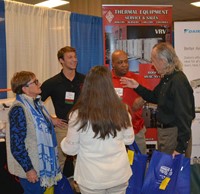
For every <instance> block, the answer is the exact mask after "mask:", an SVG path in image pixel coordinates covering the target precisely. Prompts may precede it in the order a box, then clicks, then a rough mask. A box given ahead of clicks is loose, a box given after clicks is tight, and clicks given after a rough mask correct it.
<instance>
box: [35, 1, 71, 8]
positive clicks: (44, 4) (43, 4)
mask: <svg viewBox="0 0 200 194" xmlns="http://www.w3.org/2000/svg"><path fill="white" fill-rule="evenodd" d="M68 3H69V1H62V0H48V1H43V2H41V3H37V4H35V5H36V6H41V7H48V8H52V7H58V6H61V5H65V4H68Z"/></svg>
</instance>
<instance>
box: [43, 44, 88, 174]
mask: <svg viewBox="0 0 200 194" xmlns="http://www.w3.org/2000/svg"><path fill="white" fill-rule="evenodd" d="M57 57H58V60H59V62H60V64H61V65H62V67H63V68H62V70H61V72H60V73H58V74H57V75H55V76H53V77H51V78H50V79H48V80H46V81H45V82H44V83H43V84H42V86H41V89H42V93H41V96H42V101H45V100H46V99H47V98H48V97H51V100H52V102H53V106H54V109H55V113H56V118H52V120H53V124H54V125H55V131H56V137H57V142H58V152H59V153H58V154H59V161H60V166H61V170H62V171H63V168H64V164H65V160H66V155H65V154H64V153H63V152H62V150H61V148H60V142H61V140H62V139H63V138H64V137H65V136H66V134H67V120H68V113H69V111H70V110H71V108H72V107H73V105H74V104H75V102H76V101H77V99H78V97H79V94H80V90H81V87H82V85H83V82H84V78H85V75H83V74H80V73H78V72H77V71H76V67H77V62H78V61H77V56H76V50H75V49H74V48H72V47H69V46H66V47H64V48H61V49H60V50H59V51H58V53H57ZM69 170H70V169H69Z"/></svg>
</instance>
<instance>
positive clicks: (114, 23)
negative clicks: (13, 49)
mask: <svg viewBox="0 0 200 194" xmlns="http://www.w3.org/2000/svg"><path fill="white" fill-rule="evenodd" d="M102 11H103V14H102V15H103V16H102V17H103V33H104V64H105V65H107V66H108V67H110V68H112V64H111V54H112V52H113V51H114V50H116V49H120V50H124V51H125V52H126V53H127V54H128V59H129V69H130V71H132V72H135V73H139V74H140V75H142V76H143V77H144V78H145V79H154V80H155V82H152V80H151V82H149V87H150V88H153V87H155V85H156V84H157V83H158V80H157V79H155V78H159V77H158V75H157V74H156V72H155V69H154V68H152V65H151V49H152V47H153V46H154V45H155V44H156V43H158V42H165V41H168V42H171V39H172V37H171V28H172V6H152V5H141V6H138V5H102Z"/></svg>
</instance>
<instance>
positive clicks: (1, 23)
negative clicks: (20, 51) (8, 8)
mask: <svg viewBox="0 0 200 194" xmlns="http://www.w3.org/2000/svg"><path fill="white" fill-rule="evenodd" d="M0 80H1V81H0V88H7V73H6V33H5V8H4V1H0ZM6 97H7V93H6V92H1V93H0V99H2V98H6Z"/></svg>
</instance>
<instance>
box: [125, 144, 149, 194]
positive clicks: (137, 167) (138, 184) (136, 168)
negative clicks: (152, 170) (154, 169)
mask: <svg viewBox="0 0 200 194" xmlns="http://www.w3.org/2000/svg"><path fill="white" fill-rule="evenodd" d="M128 157H129V161H130V165H131V169H132V173H133V174H132V176H131V178H130V179H129V184H128V187H127V189H126V194H141V190H142V185H143V181H144V176H145V172H146V166H147V159H148V155H146V154H141V152H140V150H139V148H138V146H137V144H136V143H135V142H134V143H133V144H132V145H130V146H128Z"/></svg>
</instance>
